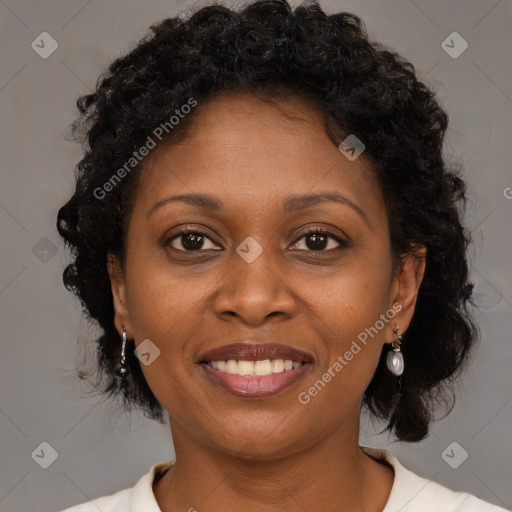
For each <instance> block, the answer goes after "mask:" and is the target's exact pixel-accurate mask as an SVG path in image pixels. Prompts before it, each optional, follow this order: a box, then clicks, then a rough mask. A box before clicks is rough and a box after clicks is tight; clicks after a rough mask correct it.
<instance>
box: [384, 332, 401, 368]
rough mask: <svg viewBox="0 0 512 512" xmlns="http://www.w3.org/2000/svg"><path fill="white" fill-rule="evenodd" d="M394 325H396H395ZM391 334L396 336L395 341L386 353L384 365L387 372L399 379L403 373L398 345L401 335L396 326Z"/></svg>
mask: <svg viewBox="0 0 512 512" xmlns="http://www.w3.org/2000/svg"><path fill="white" fill-rule="evenodd" d="M395 325H396V324H395ZM393 334H395V335H396V340H395V341H393V343H392V345H391V347H392V350H390V351H389V352H388V357H387V359H386V364H387V367H388V370H389V371H390V372H391V373H392V374H393V375H396V376H397V377H399V376H400V375H402V373H404V356H403V354H402V352H400V344H401V343H402V335H401V334H400V329H399V328H398V325H397V326H396V328H395V329H393Z"/></svg>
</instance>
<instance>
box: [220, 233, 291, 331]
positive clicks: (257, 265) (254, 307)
mask: <svg viewBox="0 0 512 512" xmlns="http://www.w3.org/2000/svg"><path fill="white" fill-rule="evenodd" d="M278 260H279V258H277V257H275V255H274V254H273V253H272V251H271V249H270V248H268V247H266V248H265V249H264V248H263V246H262V245H261V244H260V243H259V242H258V241H257V240H256V239H255V238H253V237H247V238H246V239H245V240H243V241H242V242H241V243H240V244H239V245H238V246H237V247H236V251H233V254H232V256H231V258H230V262H229V264H230V271H229V272H228V274H227V275H226V276H225V278H224V279H223V281H222V282H223V286H222V287H221V289H220V290H219V293H218V294H217V295H216V299H215V310H216V313H217V314H218V315H220V314H223V313H227V312H229V313H231V314H233V313H235V314H237V315H239V316H240V317H243V318H244V320H245V321H246V322H248V323H257V322H261V321H263V319H264V318H265V317H267V316H268V315H270V314H272V313H277V312H281V313H284V314H285V315H292V314H293V312H294V310H295V299H294V297H293V293H291V291H290V289H289V288H288V286H287V284H286V282H285V277H284V275H283V273H282V272H279V269H278V267H277V262H278Z"/></svg>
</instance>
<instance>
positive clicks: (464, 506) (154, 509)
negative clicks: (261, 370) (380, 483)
mask: <svg viewBox="0 0 512 512" xmlns="http://www.w3.org/2000/svg"><path fill="white" fill-rule="evenodd" d="M361 449H363V451H364V452H365V453H367V454H368V455H370V456H371V457H373V458H375V459H384V460H386V461H387V462H388V463H389V464H391V466H393V469H394V470H395V478H394V481H393V487H392V488H391V494H390V495H389V499H388V502H387V503H386V506H385V507H384V509H383V510H382V512H434V511H435V512H507V510H506V509H504V508H501V507H498V506H496V505H491V504H490V503H487V502H486V501H483V500H481V499H479V498H476V497H475V496H473V495H472V494H468V493H466V492H456V491H452V490H451V489H448V488H447V487H444V486H443V485H441V484H438V483H437V482H434V481H432V480H427V479H426V478H423V477H421V476H419V475H417V474H416V473H413V472H412V471H410V470H408V469H406V468H405V467H404V466H402V464H400V462H398V460H397V459H396V457H395V456H394V455H393V454H392V453H390V452H389V451H387V450H384V449H378V448H370V447H367V446H361ZM174 462H175V459H173V460H169V461H166V462H160V463H158V464H155V465H154V466H152V467H151V469H150V470H149V471H148V473H146V474H145V475H144V476H143V477H141V478H140V480H139V481H138V482H137V483H136V484H135V485H134V486H133V487H131V488H128V489H123V490H122V491H118V492H116V493H115V494H111V495H109V496H102V497H100V498H96V499H95V500H92V501H88V502H86V503H83V504H81V505H76V506H74V507H71V508H67V509H66V510H63V511H61V512H98V510H101V511H102V512H161V510H160V508H159V506H158V503H157V502H156V499H155V495H154V494H153V487H152V485H153V480H154V478H155V476H157V475H159V474H161V473H163V472H164V471H166V470H167V469H168V468H170V467H171V466H172V465H173V464H174Z"/></svg>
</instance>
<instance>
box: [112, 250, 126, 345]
mask: <svg viewBox="0 0 512 512" xmlns="http://www.w3.org/2000/svg"><path fill="white" fill-rule="evenodd" d="M107 269H108V275H109V277H110V286H111V289H112V297H113V301H114V323H115V325H116V328H117V331H118V332H119V335H121V334H122V333H123V326H124V327H125V328H126V332H127V335H128V337H130V333H131V332H132V326H131V322H130V312H129V309H128V301H127V299H126V285H125V279H124V273H123V270H122V267H121V263H120V262H119V259H118V258H117V256H115V255H114V254H111V253H109V254H108V255H107Z"/></svg>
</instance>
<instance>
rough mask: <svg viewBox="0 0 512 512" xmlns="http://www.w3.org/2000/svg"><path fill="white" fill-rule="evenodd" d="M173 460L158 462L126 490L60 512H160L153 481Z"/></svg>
mask: <svg viewBox="0 0 512 512" xmlns="http://www.w3.org/2000/svg"><path fill="white" fill-rule="evenodd" d="M174 462H175V461H174V460H169V461H166V462H159V463H158V464H155V465H154V466H152V467H151V469H150V470H149V471H148V472H147V473H146V474H145V475H143V476H142V477H141V478H140V479H139V480H138V482H137V483H136V484H135V485H134V486H133V487H129V488H127V489H122V490H121V491H117V492H116V493H114V494H109V495H108V496H100V497H98V498H95V499H93V500H89V501H87V502H84V503H80V504H78V505H74V506H72V507H70V508H67V509H65V510H61V511H60V512H98V510H101V512H127V511H128V510H130V511H133V512H160V508H159V507H158V504H157V502H156V499H155V495H154V494H153V481H154V479H155V477H158V476H159V475H160V474H162V473H164V472H165V471H166V470H167V469H169V468H170V467H171V466H172V465H173V464H174Z"/></svg>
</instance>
